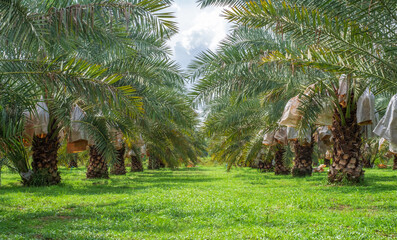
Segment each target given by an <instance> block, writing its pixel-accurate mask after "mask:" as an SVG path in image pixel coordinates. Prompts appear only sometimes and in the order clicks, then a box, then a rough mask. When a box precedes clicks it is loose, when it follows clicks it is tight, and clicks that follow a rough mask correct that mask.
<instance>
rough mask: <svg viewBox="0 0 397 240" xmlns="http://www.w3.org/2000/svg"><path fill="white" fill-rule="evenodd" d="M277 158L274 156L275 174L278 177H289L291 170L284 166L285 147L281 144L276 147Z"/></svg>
mask: <svg viewBox="0 0 397 240" xmlns="http://www.w3.org/2000/svg"><path fill="white" fill-rule="evenodd" d="M275 150H276V153H275V156H274V161H275V168H274V173H275V174H276V175H288V174H290V170H289V169H288V168H287V167H286V166H285V164H284V159H283V157H284V153H285V149H284V146H283V145H281V144H277V145H276V146H275Z"/></svg>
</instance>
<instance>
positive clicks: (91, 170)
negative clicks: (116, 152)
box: [86, 146, 109, 178]
mask: <svg viewBox="0 0 397 240" xmlns="http://www.w3.org/2000/svg"><path fill="white" fill-rule="evenodd" d="M86 176H87V178H109V173H108V166H107V164H106V161H105V159H104V158H103V157H102V155H101V154H99V152H98V150H97V149H96V147H95V146H90V162H89V165H88V167H87V173H86Z"/></svg>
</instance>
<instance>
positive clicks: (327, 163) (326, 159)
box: [324, 158, 331, 167]
mask: <svg viewBox="0 0 397 240" xmlns="http://www.w3.org/2000/svg"><path fill="white" fill-rule="evenodd" d="M324 165H325V166H327V167H329V166H331V159H328V158H324Z"/></svg>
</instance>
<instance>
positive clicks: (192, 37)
mask: <svg viewBox="0 0 397 240" xmlns="http://www.w3.org/2000/svg"><path fill="white" fill-rule="evenodd" d="M171 10H172V11H174V12H175V15H176V17H177V20H176V21H177V22H178V25H179V33H178V34H177V35H175V36H174V37H173V38H172V39H171V40H170V42H169V44H170V46H171V48H172V49H173V50H174V55H175V58H176V59H177V60H178V61H183V62H181V64H182V65H186V64H188V63H187V61H190V60H191V59H193V58H194V54H197V50H199V51H202V50H205V49H206V48H209V49H211V50H215V49H216V47H217V45H218V43H219V42H220V41H221V40H222V39H223V38H225V36H226V34H227V31H228V28H229V27H228V23H227V21H226V20H225V19H224V18H223V17H221V16H220V14H221V13H222V8H211V7H208V8H204V9H200V8H198V7H197V5H196V3H195V1H186V0H185V1H183V2H182V1H176V2H175V3H174V4H173V7H172V8H171ZM181 51H185V52H181ZM178 55H179V56H184V57H183V59H179V58H178Z"/></svg>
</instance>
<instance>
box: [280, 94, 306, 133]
mask: <svg viewBox="0 0 397 240" xmlns="http://www.w3.org/2000/svg"><path fill="white" fill-rule="evenodd" d="M299 105H300V101H299V96H295V97H293V98H291V99H290V100H289V101H288V102H287V104H286V105H285V108H284V112H283V115H282V116H281V120H280V125H281V126H288V127H296V126H297V125H298V123H299V121H300V119H301V118H302V114H301V113H300V112H299V110H298V108H299Z"/></svg>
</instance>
